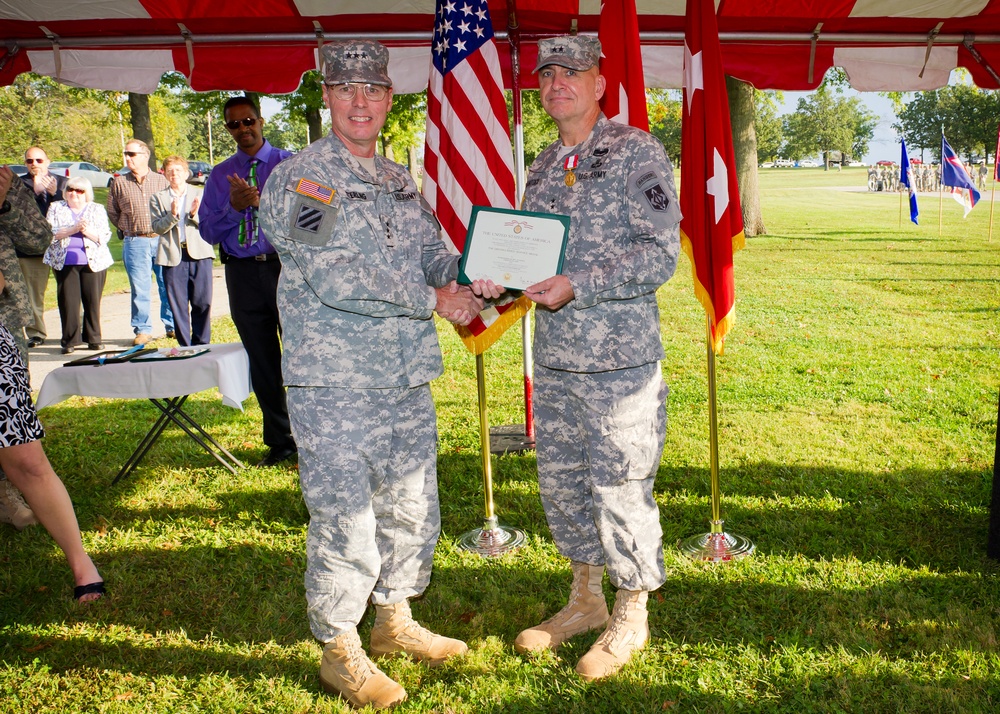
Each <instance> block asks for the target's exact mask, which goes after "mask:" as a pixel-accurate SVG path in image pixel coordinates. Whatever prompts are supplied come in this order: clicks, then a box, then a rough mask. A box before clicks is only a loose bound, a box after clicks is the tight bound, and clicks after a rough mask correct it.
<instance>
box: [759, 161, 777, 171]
mask: <svg viewBox="0 0 1000 714" xmlns="http://www.w3.org/2000/svg"><path fill="white" fill-rule="evenodd" d="M760 167H761V168H762V169H773V168H774V162H773V161H765V162H764V163H762V164H761V165H760Z"/></svg>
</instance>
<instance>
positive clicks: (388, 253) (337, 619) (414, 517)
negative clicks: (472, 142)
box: [261, 41, 482, 707]
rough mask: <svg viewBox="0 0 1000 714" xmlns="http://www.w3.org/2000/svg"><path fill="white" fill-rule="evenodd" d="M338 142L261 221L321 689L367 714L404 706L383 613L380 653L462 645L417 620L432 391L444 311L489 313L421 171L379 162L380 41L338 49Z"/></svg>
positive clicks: (431, 471)
mask: <svg viewBox="0 0 1000 714" xmlns="http://www.w3.org/2000/svg"><path fill="white" fill-rule="evenodd" d="M323 57H324V59H325V62H326V69H325V85H324V87H323V99H324V101H325V102H326V105H327V106H328V107H329V109H330V118H331V121H332V132H331V133H330V134H329V135H328V136H326V137H324V138H323V139H321V140H319V141H317V142H315V143H314V144H312V145H310V146H309V147H308V148H306V149H304V150H303V151H302V152H301V153H299V154H298V155H296V156H295V157H293V158H291V159H289V160H288V161H285V162H284V163H282V164H281V165H280V166H278V168H277V169H275V171H274V173H273V174H272V175H271V179H270V181H269V182H268V184H267V187H266V189H265V191H264V196H263V199H262V201H261V221H262V223H263V225H264V228H265V229H266V230H267V232H268V235H270V236H271V240H272V242H273V243H274V245H275V247H277V249H278V252H279V254H280V255H281V261H282V264H283V268H282V269H283V271H284V273H283V275H282V282H281V286H280V288H279V293H278V306H279V309H280V310H281V316H282V319H283V321H284V324H285V327H286V330H285V353H284V359H283V371H284V375H285V381H286V383H287V384H288V406H289V412H290V414H291V418H292V431H293V432H294V434H295V438H296V441H297V442H298V445H299V454H300V455H299V478H300V481H301V484H302V495H303V497H304V498H305V502H306V506H307V507H308V508H309V515H310V522H309V535H308V540H307V546H306V550H307V557H308V566H307V571H306V599H307V601H308V606H309V623H310V626H311V627H312V631H313V634H315V635H316V637H317V638H318V639H319V640H321V641H322V642H324V643H325V645H326V647H325V648H324V651H323V660H322V663H321V665H320V681H321V683H322V685H323V687H324V688H325V689H326V690H327V691H330V692H332V693H338V694H340V696H342V697H344V698H345V699H347V700H348V701H349V702H350V703H351V704H353V705H354V706H358V707H361V706H365V705H367V704H370V705H372V706H375V707H388V706H391V705H393V704H396V703H398V702H400V701H402V700H403V699H404V698H405V696H406V692H405V691H404V690H403V688H402V687H401V686H400V685H399V684H397V683H396V682H394V681H393V680H392V679H390V678H389V677H388V676H386V675H385V674H383V673H382V672H381V671H380V670H379V669H378V668H377V667H375V665H374V664H373V663H372V662H371V660H370V659H369V658H368V656H367V655H366V654H365V652H364V650H362V647H361V640H360V638H359V636H358V631H357V625H358V623H359V622H360V621H361V618H362V616H363V615H364V613H365V609H366V607H367V604H368V602H369V600H370V601H371V602H372V603H373V604H374V606H375V625H374V627H373V628H372V632H371V642H370V652H371V654H372V655H374V656H382V657H384V656H392V655H396V654H408V655H410V656H412V657H414V658H415V659H418V660H422V661H425V662H427V663H428V664H430V665H434V664H437V663H439V662H443V661H444V660H445V659H447V658H449V657H452V656H455V655H460V654H462V653H464V652H465V651H466V650H467V647H466V645H465V643H464V642H461V641H459V640H455V639H450V638H447V637H442V636H440V635H436V634H434V633H433V632H431V631H429V630H427V629H426V628H424V627H422V626H421V625H419V624H418V623H417V622H416V621H415V620H414V619H413V617H412V615H411V611H410V605H409V602H408V601H409V599H410V598H413V597H417V596H419V595H420V594H421V593H423V592H424V590H425V589H426V588H427V585H428V583H429V581H430V576H431V561H432V556H433V553H434V546H435V544H436V543H437V539H438V534H439V532H440V528H441V513H440V507H439V504H438V491H437V427H436V420H435V415H434V403H433V401H432V400H431V392H430V385H429V382H430V380H432V379H434V378H435V377H437V376H439V375H440V374H441V372H442V362H441V352H440V349H439V347H438V342H437V332H436V331H435V328H434V321H433V319H432V316H433V313H434V312H437V313H438V314H439V315H441V316H443V317H445V318H446V319H449V320H451V321H452V322H457V323H461V324H468V322H469V321H471V320H472V318H473V317H475V315H476V314H478V312H479V310H480V309H481V308H482V301H481V300H479V299H478V298H476V297H475V296H474V295H473V294H472V293H471V291H470V290H469V289H468V288H461V289H460V288H458V287H457V286H456V285H455V283H454V279H455V276H456V275H457V271H458V263H457V257H455V256H452V255H450V254H449V252H448V250H447V249H446V247H445V245H444V243H443V242H442V241H441V239H440V238H439V236H438V226H437V222H436V220H435V219H434V217H433V215H431V213H430V211H429V210H428V208H427V206H426V204H424V203H423V201H422V199H421V196H420V193H419V192H418V191H417V188H416V186H415V185H414V183H413V179H412V178H410V175H409V173H407V171H406V169H405V168H404V167H402V166H400V165H398V164H395V163H393V162H391V161H389V160H387V159H385V158H383V157H381V156H376V155H375V144H376V141H377V139H378V134H379V132H380V131H381V129H382V126H383V124H384V123H385V119H386V114H387V113H388V111H389V108H390V107H391V106H392V89H391V86H392V83H391V81H390V79H389V76H388V74H387V69H386V65H387V62H388V57H389V53H388V51H387V50H386V49H385V48H384V47H383V46H382V45H380V44H379V43H377V42H372V41H355V42H345V43H337V44H332V45H326V46H324V47H323Z"/></svg>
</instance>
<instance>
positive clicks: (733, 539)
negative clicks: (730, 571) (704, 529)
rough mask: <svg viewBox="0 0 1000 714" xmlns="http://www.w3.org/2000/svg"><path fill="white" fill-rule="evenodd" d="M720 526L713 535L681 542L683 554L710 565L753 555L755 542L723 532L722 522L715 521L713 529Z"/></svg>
mask: <svg viewBox="0 0 1000 714" xmlns="http://www.w3.org/2000/svg"><path fill="white" fill-rule="evenodd" d="M716 525H718V527H719V530H718V531H715V530H713V531H712V532H711V533H702V534H701V535H696V536H691V537H690V538H687V539H686V540H683V541H681V544H680V549H681V552H682V553H684V554H685V555H687V556H688V557H689V558H691V560H700V561H703V562H709V563H725V562H728V561H730V560H739V559H740V558H745V557H747V556H748V555H753V552H754V550H756V546H754V544H753V541H751V540H750V539H748V538H744V537H743V536H741V535H736V534H735V533H726V532H725V531H723V530H722V521H713V522H712V528H713V529H714V528H715V527H716Z"/></svg>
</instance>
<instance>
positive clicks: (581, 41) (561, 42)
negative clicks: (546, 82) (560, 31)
mask: <svg viewBox="0 0 1000 714" xmlns="http://www.w3.org/2000/svg"><path fill="white" fill-rule="evenodd" d="M600 59H601V41H600V40H599V39H597V38H596V37H586V36H584V35H565V36H563V37H550V38H548V39H545V40H541V41H540V42H539V43H538V63H537V64H536V65H535V69H534V70H533V72H532V73H534V72H537V71H538V70H540V69H541V68H542V67H547V66H549V65H550V64H557V65H559V66H560V67H566V68H567V69H575V70H577V71H578V72H583V71H585V70H588V69H590V68H591V67H596V66H597V63H598V62H599V61H600Z"/></svg>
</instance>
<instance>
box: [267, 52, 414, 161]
mask: <svg viewBox="0 0 1000 714" xmlns="http://www.w3.org/2000/svg"><path fill="white" fill-rule="evenodd" d="M275 99H276V100H277V101H278V103H279V104H281V106H282V109H283V116H285V117H286V119H285V123H286V127H287V128H289V129H291V128H292V127H295V126H297V125H300V124H301V123H303V122H304V123H305V125H306V126H307V127H308V134H309V143H310V144H311V143H312V142H314V141H316V140H317V139H321V138H322V137H323V118H322V117H323V109H324V108H325V105H324V104H323V82H322V79H321V78H320V76H319V72H318V71H317V70H315V69H311V70H309V71H308V72H306V73H305V74H303V75H302V81H301V82H299V86H298V89H296V90H295V91H294V92H292V93H291V94H282V95H280V96H277V97H275ZM393 101H394V102H395V100H393ZM269 141H270V139H269ZM271 143H274V142H271ZM299 146H305V142H303V143H301V144H299Z"/></svg>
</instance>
